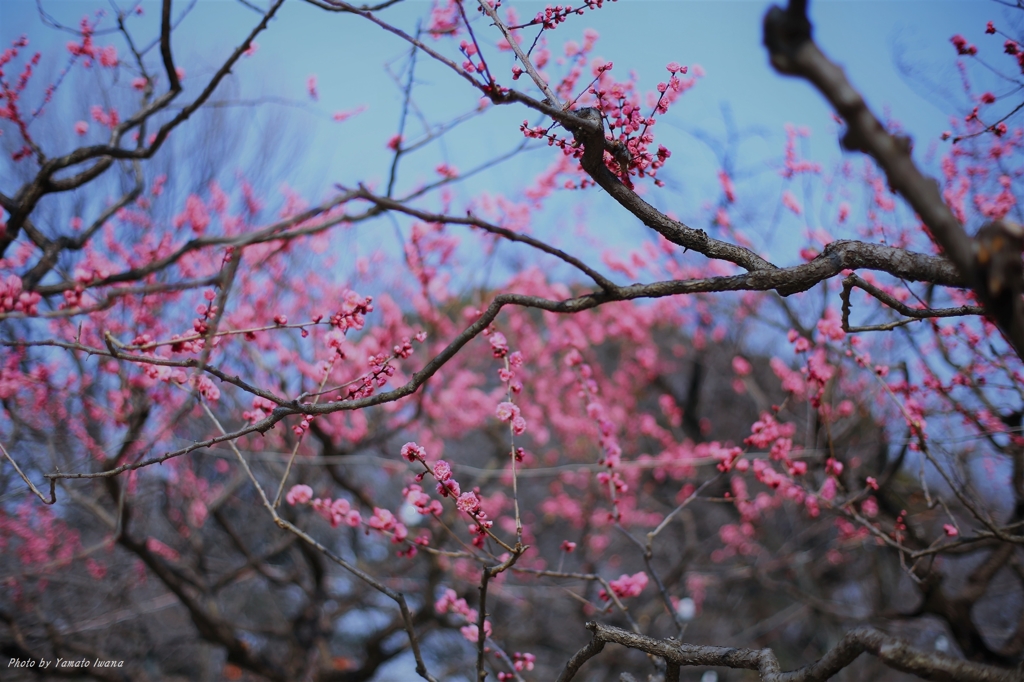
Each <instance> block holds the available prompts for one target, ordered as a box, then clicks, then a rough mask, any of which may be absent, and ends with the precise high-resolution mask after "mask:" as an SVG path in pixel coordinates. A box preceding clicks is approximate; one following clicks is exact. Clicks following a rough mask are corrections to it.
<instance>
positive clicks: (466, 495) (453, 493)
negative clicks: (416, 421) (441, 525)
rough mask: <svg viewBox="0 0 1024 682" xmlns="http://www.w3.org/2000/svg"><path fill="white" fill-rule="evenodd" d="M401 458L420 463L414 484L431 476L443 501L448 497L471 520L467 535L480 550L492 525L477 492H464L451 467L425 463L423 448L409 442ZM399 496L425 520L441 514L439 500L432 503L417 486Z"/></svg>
mask: <svg viewBox="0 0 1024 682" xmlns="http://www.w3.org/2000/svg"><path fill="white" fill-rule="evenodd" d="M402 457H403V458H404V459H406V460H407V461H408V462H411V463H415V462H419V463H420V464H421V465H422V466H423V469H424V470H423V471H421V472H420V473H418V474H417V475H416V482H417V483H419V482H421V481H423V479H424V478H425V477H426V476H428V475H429V476H432V477H433V478H434V480H435V481H436V482H437V494H438V495H440V496H441V497H443V498H449V497H450V498H452V499H453V500H455V507H456V509H458V510H459V511H461V512H463V513H464V514H466V515H468V516H469V517H470V519H472V522H471V523H470V524H469V533H470V535H472V536H473V545H474V546H475V547H483V545H484V542H485V541H486V540H487V536H488V534H489V533H490V529H491V527H492V526H493V525H494V522H493V521H491V520H490V519H489V518H488V517H487V512H485V511H484V510H483V508H482V506H481V499H480V495H479V491H478V490H470V491H466V492H463V491H462V487H461V486H460V485H459V482H458V481H457V480H456V479H455V477H454V476H453V475H452V467H451V464H449V463H448V462H446V461H444V460H443V459H439V460H437V461H436V462H434V464H433V466H431V465H430V464H428V463H427V460H426V457H427V450H426V448H424V447H423V446H421V445H419V444H417V443H414V442H409V443H406V444H405V445H403V446H402ZM402 494H403V495H404V496H405V499H406V501H407V502H408V503H410V504H411V505H412V506H413V507H415V508H416V511H417V512H419V513H420V514H423V515H424V516H426V515H437V514H440V513H441V511H442V508H441V503H440V502H439V501H438V500H432V499H431V498H430V496H429V495H427V494H426V493H425V492H424V491H423V488H421V487H420V486H419V485H415V484H414V485H410V486H407V487H406V488H405V489H404V490H403V491H402Z"/></svg>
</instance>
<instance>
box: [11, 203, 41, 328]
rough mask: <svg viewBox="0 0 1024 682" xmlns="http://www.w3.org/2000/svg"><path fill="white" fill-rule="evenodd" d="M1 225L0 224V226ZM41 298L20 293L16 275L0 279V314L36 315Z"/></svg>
mask: <svg viewBox="0 0 1024 682" xmlns="http://www.w3.org/2000/svg"><path fill="white" fill-rule="evenodd" d="M2 225H3V223H2V222H0V226H2ZM0 229H2V227H0ZM42 298H43V297H42V296H40V295H39V294H38V293H36V292H34V291H22V288H21V278H20V277H18V276H17V275H8V276H7V277H6V279H0V313H9V312H16V313H24V314H25V315H36V314H38V312H39V301H41V300H42Z"/></svg>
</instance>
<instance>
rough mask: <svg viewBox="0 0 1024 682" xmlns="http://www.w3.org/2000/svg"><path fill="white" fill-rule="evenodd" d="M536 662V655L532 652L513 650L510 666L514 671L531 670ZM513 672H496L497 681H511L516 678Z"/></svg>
mask: <svg viewBox="0 0 1024 682" xmlns="http://www.w3.org/2000/svg"><path fill="white" fill-rule="evenodd" d="M536 662H537V657H536V656H534V655H533V654H529V653H525V654H524V653H522V652H519V651H517V652H515V653H514V654H512V667H513V668H514V669H515V671H516V672H523V671H524V670H533V666H534V664H535V663H536ZM516 677H517V676H516V674H515V673H507V672H501V671H499V672H498V682H511V680H514V679H516Z"/></svg>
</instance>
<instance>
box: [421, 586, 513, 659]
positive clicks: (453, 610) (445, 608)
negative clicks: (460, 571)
mask: <svg viewBox="0 0 1024 682" xmlns="http://www.w3.org/2000/svg"><path fill="white" fill-rule="evenodd" d="M434 611H435V612H436V613H437V615H439V616H443V615H445V614H449V613H450V614H452V615H454V616H458V617H461V618H462V619H464V620H465V621H466V625H464V626H462V627H461V628H460V629H459V632H461V633H462V636H463V637H465V638H466V639H467V640H469V641H470V642H473V643H476V642H477V641H478V640H479V637H480V628H479V626H478V625H477V623H478V622H479V618H480V614H479V613H478V612H477V610H476V609H472V608H470V607H469V604H467V603H466V600H465V599H463V598H462V597H460V596H459V595H458V594H457V593H456V592H455V590H453V589H451V588H446V589H445V591H444V593H443V594H442V595H441V598H440V599H438V600H437V601H436V602H435V603H434ZM490 636H491V621H489V620H486V619H485V620H484V637H490ZM517 669H518V668H517Z"/></svg>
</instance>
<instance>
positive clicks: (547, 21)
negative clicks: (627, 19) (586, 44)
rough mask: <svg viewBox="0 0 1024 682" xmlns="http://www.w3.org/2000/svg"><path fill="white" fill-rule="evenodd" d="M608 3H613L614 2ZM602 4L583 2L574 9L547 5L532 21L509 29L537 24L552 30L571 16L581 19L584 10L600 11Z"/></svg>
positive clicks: (599, 2)
mask: <svg viewBox="0 0 1024 682" xmlns="http://www.w3.org/2000/svg"><path fill="white" fill-rule="evenodd" d="M609 1H610V2H615V1H616V0H609ZM604 2H605V0H583V2H582V3H581V4H579V5H577V6H575V7H572V6H570V5H554V6H552V5H548V6H547V7H545V8H544V11H543V12H537V16H535V17H534V18H533V20H532V21H529V22H527V23H525V24H520V25H518V26H513V27H511V28H527V27H528V26H537V25H538V24H539V25H541V26H543V27H544V29H545V30H552V29H554V28H556V27H557V26H558V25H559V24H561V23H564V22H565V21H566V20H567V19H568V18H569V17H570V16H572V15H573V14H575V15H577V16H581V17H582V16H583V15H584V14H585V13H586V10H589V9H600V8H601V7H603V6H604Z"/></svg>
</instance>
